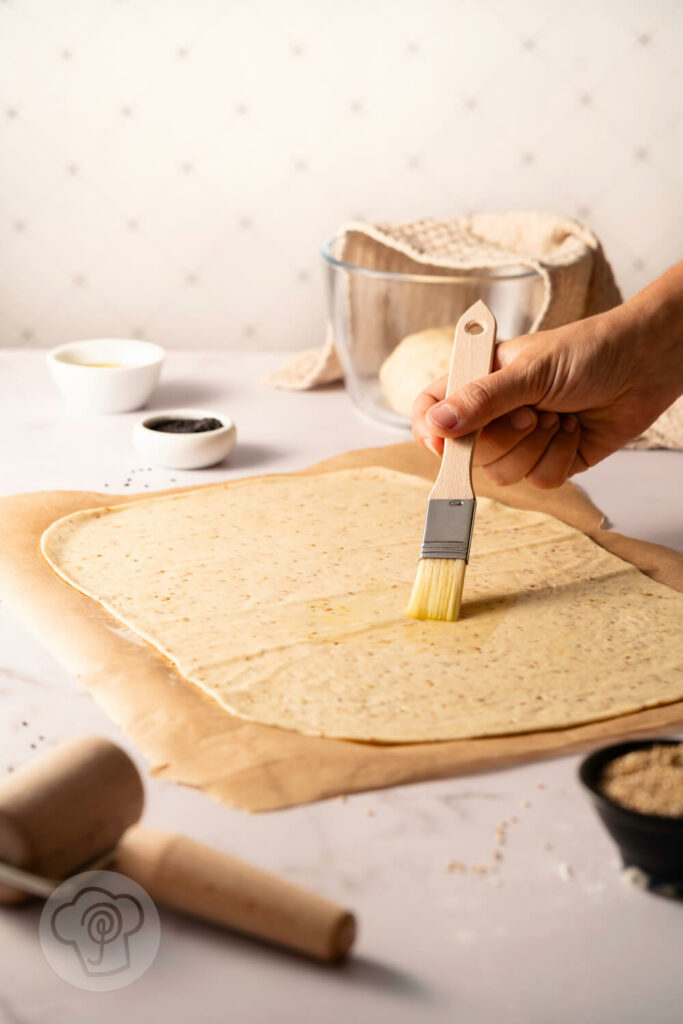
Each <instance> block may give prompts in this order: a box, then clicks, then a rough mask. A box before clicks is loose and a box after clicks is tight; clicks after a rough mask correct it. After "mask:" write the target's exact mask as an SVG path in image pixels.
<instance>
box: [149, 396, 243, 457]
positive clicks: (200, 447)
mask: <svg viewBox="0 0 683 1024" xmlns="http://www.w3.org/2000/svg"><path fill="white" fill-rule="evenodd" d="M207 417H211V418H212V419H217V420H218V421H219V422H220V423H222V424H223V425H222V426H221V427H216V429H215V430H203V431H201V432H200V433H197V434H171V433H166V432H165V431H163V430H153V429H151V428H152V426H153V424H155V423H160V422H162V421H163V420H202V419H205V418H207ZM236 441H237V428H236V427H235V424H234V423H233V421H232V420H231V419H230V417H229V416H224V415H223V413H220V412H210V411H208V410H207V409H167V410H165V411H164V412H155V413H151V414H150V415H149V416H145V418H144V419H142V420H139V421H138V422H137V423H136V424H135V426H134V427H133V444H134V445H135V448H136V450H137V452H138V454H139V455H141V456H142V457H143V459H145V460H146V461H147V462H151V463H152V465H154V466H163V467H164V468H165V469H201V468H202V467H204V466H214V465H215V464H216V463H217V462H222V461H223V459H224V458H225V457H226V455H228V454H229V453H230V452H231V451H232V449H233V448H234V447H235V443H236Z"/></svg>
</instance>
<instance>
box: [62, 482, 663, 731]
mask: <svg viewBox="0 0 683 1024" xmlns="http://www.w3.org/2000/svg"><path fill="white" fill-rule="evenodd" d="M429 489H430V485H429V484H428V483H427V482H426V481H425V480H423V479H422V478H420V477H414V476H410V475H407V474H404V473H397V472H394V471H391V470H387V469H381V468H366V469H348V470H341V471H338V472H331V473H324V474H318V475H291V476H279V477H270V478H262V479H253V480H242V481H237V482H232V483H228V484H226V485H225V486H220V487H210V488H197V489H195V490H192V491H187V492H184V493H180V494H177V495H171V496H166V497H160V498H149V499H145V500H141V501H136V502H131V503H129V504H122V505H119V506H114V507H111V508H102V509H94V510H88V511H84V512H77V513H75V514H73V515H70V516H66V517H65V518H63V519H60V520H58V521H57V522H55V523H54V524H53V525H52V526H50V528H49V529H48V530H47V531H46V532H45V533H44V535H43V538H42V550H43V553H44V555H45V557H46V558H47V560H48V561H49V562H50V564H51V565H52V566H53V568H54V569H55V570H56V571H57V572H58V573H59V574H60V575H61V576H62V577H63V578H64V579H65V580H66V581H67V582H68V583H70V584H71V585H72V586H74V587H76V588H77V589H79V590H80V591H82V592H83V593H85V594H87V595H89V596H90V597H92V598H93V599H94V600H96V601H98V602H100V604H101V605H103V606H104V607H105V608H106V609H107V610H108V611H109V612H111V614H112V615H114V616H115V617H116V618H117V619H118V620H120V621H121V622H123V623H125V625H126V626H128V627H129V628H130V629H132V630H133V631H134V632H135V633H137V634H138V635H139V636H141V637H142V638H144V640H146V641H147V642H148V643H150V644H152V645H153V646H154V647H156V648H157V649H158V650H159V651H160V652H161V653H162V654H163V655H165V656H166V657H167V658H168V659H170V660H171V661H172V662H173V664H174V665H175V666H176V668H177V670H178V672H179V673H180V674H181V675H182V676H184V677H185V678H186V679H187V680H189V681H190V682H191V683H194V684H196V685H197V686H200V687H201V688H202V689H203V690H205V691H206V692H207V693H208V694H210V695H211V696H212V697H213V698H215V700H217V701H218V702H219V703H220V704H221V705H222V706H223V707H224V708H225V709H226V710H227V711H229V712H231V713H233V714H235V715H239V716H242V717H244V718H249V719H252V720H255V721H258V722H264V723H268V724H270V725H276V726H281V727H283V728H287V729H294V730H298V731H300V732H302V733H307V734H311V735H320V736H330V737H339V738H347V739H355V740H372V741H378V742H384V743H392V742H418V741H425V740H445V739H457V738H463V737H471V736H491V735H501V734H505V733H517V732H528V731H534V730H542V729H549V728H562V727H566V726H570V725H578V724H579V723H584V722H589V721H593V720H597V719H602V718H611V717H614V716H617V715H622V714H626V713H628V712H632V711H636V710H638V709H641V708H645V707H651V706H653V705H657V704H664V703H669V702H673V701H676V700H679V699H681V697H683V671H682V669H681V665H682V664H683V647H682V641H681V628H680V627H681V621H682V617H683V595H681V594H679V593H677V592H676V591H674V590H671V589H669V588H668V587H665V586H662V585H660V584H658V583H655V582H654V581H653V580H651V579H649V578H648V577H646V576H644V575H643V574H642V573H640V572H639V571H638V570H637V569H636V568H635V567H634V566H632V565H630V564H629V563H628V562H624V561H622V560H621V559H619V558H617V557H616V556H615V555H613V554H610V553H609V552H607V551H605V550H604V549H603V548H601V547H600V546H599V545H597V544H596V543H594V542H593V541H592V540H590V539H589V538H588V537H586V536H584V535H583V534H582V533H580V532H579V531H577V530H575V529H573V528H572V527H570V526H567V525H566V524H564V523H562V522H560V521H559V520H557V519H555V518H553V517H551V516H547V515H544V514H542V513H540V512H528V511H520V510H518V509H513V508H509V507H508V506H506V505H501V504H499V503H497V502H494V501H492V500H490V499H486V498H484V499H481V500H480V501H479V503H478V507H477V515H476V521H475V530H474V538H473V543H472V551H471V558H470V563H469V566H468V570H467V575H466V579H465V591H464V598H463V607H462V617H461V619H460V620H459V621H458V622H455V623H446V622H421V621H416V620H414V619H408V618H406V617H405V615H404V614H403V613H404V608H405V605H406V602H407V600H408V596H409V593H410V588H411V585H412V582H413V578H414V575H415V570H416V565H417V556H418V552H419V543H420V536H421V531H422V523H423V521H424V515H425V508H426V501H427V495H428V493H429Z"/></svg>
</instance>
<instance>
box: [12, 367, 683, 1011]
mask: <svg viewBox="0 0 683 1024" xmlns="http://www.w3.org/2000/svg"><path fill="white" fill-rule="evenodd" d="M281 359H282V355H281V354H277V355H276V354H258V353H236V352H226V353H218V352H211V353H192V354H189V353H171V354H170V356H169V358H168V363H167V365H166V367H165V370H164V376H163V380H162V384H161V385H160V387H159V390H158V392H157V394H156V395H155V398H154V401H153V403H152V404H153V406H154V407H155V408H166V407H170V406H174V405H176V406H177V405H195V406H202V405H206V406H207V407H208V408H211V409H223V410H225V411H226V412H229V413H230V414H231V415H232V416H233V417H234V419H235V420H236V422H237V425H238V430H239V443H238V448H237V449H236V450H235V452H234V454H233V456H232V457H231V459H230V461H229V462H228V463H227V464H226V465H224V466H219V467H217V468H213V469H210V470H204V471H195V472H179V471H166V470H152V471H148V470H147V469H146V468H145V467H142V466H140V464H139V463H138V460H137V457H136V455H135V453H134V452H133V450H132V448H131V445H130V430H131V424H132V423H133V422H134V421H135V419H136V418H137V415H136V414H128V415H123V416H110V417H90V418H87V419H83V418H80V417H75V416H70V415H68V414H67V413H66V411H65V410H64V408H63V407H62V405H61V403H60V400H59V398H58V397H57V395H56V394H55V393H54V391H53V388H52V385H51V382H50V381H49V379H48V376H47V372H46V370H45V368H44V364H43V356H42V353H39V352H35V351H19V350H0V410H1V411H2V417H1V419H0V493H3V494H9V493H14V492H18V491H23V490H44V489H56V488H63V489H72V488H77V489H81V490H82V489H92V490H106V489H110V490H111V491H112V493H116V492H119V491H122V490H123V489H124V484H125V482H126V481H127V480H129V479H130V480H131V483H130V484H129V486H128V488H127V489H129V490H131V491H138V490H139V491H141V492H142V493H148V492H151V491H153V490H155V489H158V488H162V487H168V486H172V484H173V483H177V484H178V485H180V484H184V483H187V482H192V483H201V482H204V481H209V480H221V479H226V478H229V477H233V476H239V475H244V474H250V473H255V472H259V473H260V472H263V471H266V470H267V471H286V470H291V469H294V468H297V467H300V466H303V465H306V464H308V463H311V462H313V461H316V460H318V459H321V458H324V457H327V456H330V455H333V454H336V453H338V452H342V451H344V450H347V449H350V448H355V447H363V446H370V445H382V444H390V443H394V442H395V441H397V440H401V434H400V433H399V432H396V431H391V430H387V429H384V428H383V427H381V426H379V425H376V424H373V423H371V422H370V421H368V420H366V419H364V418H362V417H360V416H359V415H358V414H356V413H355V412H354V410H353V409H352V407H351V405H350V402H349V400H348V398H347V396H346V394H345V393H344V391H343V390H342V389H341V388H331V389H326V390H323V391H320V392H314V393H308V394H288V393H284V392H275V391H270V390H267V389H265V388H263V387H262V386H260V384H259V378H260V375H261V374H262V373H263V372H264V371H265V370H267V369H269V368H271V367H273V366H275V365H277V363H278V362H279V361H280V360H281ZM682 458H683V457H682V456H681V455H678V454H674V453H669V452H622V453H619V454H618V455H616V456H614V457H613V458H612V459H610V460H608V461H607V462H606V463H603V464H602V465H601V466H598V467H595V468H594V469H593V470H591V471H590V472H589V473H587V474H585V475H583V476H582V477H581V479H580V483H581V486H583V487H585V489H586V491H587V492H588V493H589V495H590V496H591V498H592V499H593V500H594V501H595V502H596V504H598V505H599V506H600V507H601V508H602V509H603V511H604V512H605V513H606V515H607V516H608V518H609V521H610V523H611V524H612V525H613V527H614V528H615V529H619V530H621V531H622V532H625V533H630V534H632V535H634V536H639V537H643V538H646V539H649V540H655V541H658V542H661V543H665V544H669V545H672V546H678V547H681V546H683V524H681V517H680V509H681V507H683V473H681V461H682ZM132 469H136V470H137V472H135V473H133V474H131V470H132ZM0 652H1V653H0V701H1V703H0V708H1V714H0V728H1V730H2V733H1V741H2V745H1V747H0V770H2V771H4V770H5V768H6V767H7V766H10V765H12V766H14V767H17V766H19V765H20V764H22V763H23V762H24V761H25V760H27V759H28V758H29V757H30V756H31V755H32V754H33V753H34V749H41V748H43V747H46V746H48V745H50V744H54V743H56V742H58V741H59V740H62V739H65V738H66V737H68V736H71V735H74V734H77V733H84V732H88V733H98V734H101V735H105V736H109V737H111V738H112V739H114V740H116V741H117V742H119V743H121V744H122V745H123V746H124V747H126V748H127V749H128V750H129V751H130V752H131V753H132V755H133V756H134V757H135V758H136V760H137V762H138V764H139V765H140V766H141V768H142V769H143V770H144V761H143V760H142V759H141V758H140V756H139V754H138V753H137V752H136V751H135V750H133V749H132V748H131V745H130V743H129V742H128V741H127V739H126V737H125V736H123V735H122V734H121V733H120V732H119V731H118V730H117V729H116V728H115V727H114V726H113V725H112V724H111V723H110V722H109V720H108V719H107V718H106V716H105V715H104V713H103V711H101V710H100V708H99V707H98V706H97V704H95V702H94V701H93V700H92V699H91V697H90V696H88V695H87V694H85V693H84V692H83V691H82V690H81V688H80V686H79V685H78V683H77V682H76V681H75V680H74V679H73V678H71V677H69V675H68V674H67V673H66V672H65V671H64V670H63V669H62V668H61V667H60V666H59V665H58V664H56V662H55V661H54V660H53V659H52V658H51V657H50V656H49V655H48V654H47V653H46V652H45V651H44V650H43V649H42V648H41V646H40V644H39V643H38V642H37V641H36V640H35V639H34V638H33V637H31V636H30V635H29V634H28V633H26V632H25V631H24V630H23V629H22V628H20V627H19V626H18V624H17V623H16V621H14V620H13V619H12V617H11V615H10V614H9V612H8V610H7V609H5V608H0ZM576 766H577V758H575V757H564V758H557V759H555V760H550V761H545V762H541V763H536V764H531V765H528V766H522V767H518V768H514V769H508V770H506V771H500V772H489V773H486V774H480V775H474V776H470V777H467V778H460V779H452V780H446V781H441V782H430V783H425V784H419V785H412V786H402V787H398V788H395V789H391V790H385V791H381V792H375V793H367V794H361V795H359V796H355V797H350V798H349V799H348V800H347V801H346V802H345V803H342V802H340V801H339V800H331V801H327V802H323V803H319V804H315V805H312V806H308V807H302V808H299V809H296V810H288V811H283V812H278V813H273V814H266V815H255V816H249V815H246V814H244V813H242V812H239V811H235V810H230V809H229V808H226V807H222V806H220V805H219V804H217V803H214V802H213V801H211V800H210V799H209V798H208V797H206V796H204V795H203V794H201V793H197V792H194V791H192V790H190V789H186V788H183V787H180V786H175V785H171V784H166V783H161V782H158V781H152V780H148V782H147V795H148V802H147V809H146V818H145V820H146V822H147V823H148V824H152V825H157V826H159V827H166V828H169V829H171V830H182V831H185V832H186V833H188V834H190V835H192V836H193V837H195V838H197V839H200V840H203V841H206V842H210V843H213V844H215V845H217V846H220V847H223V848H225V849H227V850H230V851H231V852H233V853H234V854H236V855H237V856H241V857H244V858H245V859H248V860H250V861H252V862H254V863H257V864H259V865H261V866H263V867H265V868H268V869H271V870H273V871H276V872H279V873H280V874H281V875H283V876H285V877H287V878H289V879H291V880H292V881H295V882H299V883H302V884H304V885H307V886H309V887H311V888H317V889H319V890H320V891H321V892H324V893H325V894H327V895H329V896H330V897H332V898H334V899H338V900H339V901H341V902H344V903H347V904H348V905H350V906H351V907H352V908H354V909H355V910H356V912H357V914H358V916H359V919H360V937H359V941H358V943H357V946H356V953H355V956H354V957H353V959H352V960H351V962H350V963H348V964H347V965H345V966H343V967H337V968H332V969H330V968H323V967H318V966H316V965H313V964H310V963H308V962H306V961H304V960H301V959H299V958H296V957H293V956H289V955H287V954H283V953H279V952H277V951H275V950H271V949H267V948H265V947H262V946H260V945H257V944H255V943H252V942H249V941H247V940H244V939H241V938H240V937H238V936H233V935H228V934H225V933H223V932H221V931H219V930H217V929H213V928H209V927H206V926H204V925H203V924H201V923H198V922H193V921H189V920H185V919H182V918H181V917H179V916H176V915H173V914H171V913H168V912H166V911H164V910H162V912H161V914H162V940H161V947H160V951H159V954H158V957H157V959H156V961H155V962H154V964H153V965H152V967H151V968H150V969H149V970H148V972H147V973H146V974H145V975H144V976H143V977H142V978H141V979H140V980H139V981H137V982H135V983H134V984H132V985H130V986H129V987H127V988H123V989H121V990H119V991H117V992H112V993H91V992H83V991H80V990H79V989H76V988H74V987H72V986H70V985H69V984H67V983H66V982H64V981H62V980H61V979H59V978H58V977H57V976H55V975H54V974H53V973H52V971H51V969H50V967H49V966H48V965H47V963H46V962H45V960H44V959H43V956H42V953H41V949H40V946H39V943H38V937H37V923H38V917H39V911H40V907H39V906H37V905H36V906H29V907H23V908H16V909H11V910H8V909H4V910H2V911H1V912H0V949H1V950H2V956H1V957H0V1024H48V1022H49V1024H81V1022H82V1024H92V1021H94V1020H97V1021H98V1022H100V1024H109V1022H111V1024H114V1022H120V1021H122V1020H126V1021H127V1022H128V1024H137V1022H143V1021H144V1022H148V1021H150V1020H152V1021H155V1022H156V1021H164V1024H175V1022H178V1024H180V1022H182V1024H186V1022H187V1021H190V1020H199V1021H202V1022H213V1021H226V1022H228V1024H242V1022H246V1021H249V1022H250V1024H271V1022H292V1024H295V1022H296V1024H300V1022H301V1021H316V1022H317V1021H326V1022H330V1024H337V1022H342V1021H349V1020H357V1021H360V1022H362V1024H366V1022H370V1021H372V1024H382V1022H385V1021H386V1022H391V1024H401V1022H403V1021H420V1022H423V1021H424V1022H453V1021H456V1020H457V1021H458V1024H489V1022H493V1021H500V1022H504V1024H513V1022H519V1024H565V1022H566V1024H569V1022H577V1021H581V1022H582V1024H588V1022H600V1024H612V1022H614V1024H616V1022H619V1024H643V1022H644V1021H648V1022H651V1024H664V1022H666V1024H669V1022H671V1024H673V1022H674V1021H680V1020H681V1017H682V1015H683V971H682V970H681V950H682V949H683V907H682V906H681V904H680V903H679V904H677V903H675V902H672V901H670V900H667V899H663V898H657V897H654V896H650V895H647V894H643V893H640V892H638V891H635V890H634V889H632V888H630V887H627V886H625V885H624V884H623V883H622V881H621V880H620V875H619V860H618V857H617V854H616V851H615V849H614V848H613V847H612V845H611V844H610V842H609V840H608V839H607V837H606V835H605V833H604V832H603V831H602V829H601V827H600V826H599V824H598V821H597V819H596V818H595V816H594V813H593V810H592V808H591V807H590V806H589V804H588V802H587V800H586V799H585V797H584V794H583V793H582V792H581V790H580V789H579V786H578V784H577V782H576ZM527 803H528V806H527V805H526V804H527ZM510 815H514V816H515V817H516V818H517V821H516V822H515V823H513V824H511V825H510V826H509V830H508V832H509V838H508V842H507V845H506V847H505V848H504V858H503V861H502V863H501V867H500V884H499V885H497V886H494V885H492V884H491V881H490V879H489V878H488V877H487V876H486V875H483V876H478V875H475V874H472V873H467V874H461V873H452V872H448V871H447V870H446V868H445V864H446V861H447V860H448V859H449V858H453V859H455V860H461V861H465V862H467V863H481V862H486V861H488V860H489V859H490V853H491V850H492V848H493V836H494V829H495V827H496V825H497V823H498V822H499V820H500V819H502V818H504V817H508V816H510ZM548 847H550V848H548Z"/></svg>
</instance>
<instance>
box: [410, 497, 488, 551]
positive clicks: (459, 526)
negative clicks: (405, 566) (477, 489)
mask: <svg viewBox="0 0 683 1024" xmlns="http://www.w3.org/2000/svg"><path fill="white" fill-rule="evenodd" d="M476 504H477V502H476V500H475V499H474V498H471V499H469V500H461V499H457V500H456V499H454V500H451V499H449V498H432V499H431V500H430V501H428V502H427V518H426V519H425V528H424V533H423V535H422V549H421V551H420V558H461V559H463V560H464V561H465V562H467V561H468V559H469V557H470V544H471V542H472V526H473V525H474V510H475V507H476Z"/></svg>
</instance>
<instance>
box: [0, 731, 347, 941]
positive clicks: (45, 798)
mask: <svg viewBox="0 0 683 1024" xmlns="http://www.w3.org/2000/svg"><path fill="white" fill-rule="evenodd" d="M143 804H144V789H143V785H142V780H141V779H140V775H139V773H138V771H137V768H136V767H135V765H134V764H133V762H132V761H131V759H130V758H129V757H128V755H127V754H126V753H125V752H124V751H123V750H122V749H121V748H120V747H118V746H116V744H114V743H111V742H109V740H105V739H101V738H98V737H90V736H86V737H80V738H78V739H75V740H71V741H69V742H67V743H63V744H61V745H60V746H58V747H56V748H55V749H53V750H50V751H48V752H46V753H45V754H42V755H40V756H39V757H36V758H35V759H34V760H33V761H31V762H29V764H27V765H26V766H25V767H23V768H21V769H20V770H19V771H17V772H13V773H11V774H8V775H7V776H6V777H5V779H4V780H2V781H0V903H17V902H20V901H22V900H25V899H27V898H28V896H29V895H38V896H42V897H44V898H47V897H48V896H49V895H50V893H51V892H52V890H53V889H54V888H55V887H56V886H57V885H58V884H59V883H60V882H61V881H63V880H64V879H65V878H66V877H68V876H69V875H72V874H74V873H76V872H78V871H81V870H93V869H95V868H104V867H106V868H107V869H109V870H112V871H118V872H120V873H121V874H123V875H127V876H128V877H129V878H132V879H133V880H134V881H135V882H137V883H138V884H139V885H141V886H142V887H143V889H145V890H146V891H147V892H148V893H149V895H150V896H151V898H152V899H153V900H154V901H155V902H156V903H159V904H165V905H166V906H169V907H173V908H174V909H175V910H180V911H183V912H184V913H187V914H191V915H194V916H195V917H199V918H203V919H204V920H206V921H211V922H212V923H214V924H218V925H223V926H224V927H226V928H230V929H233V930H234V931H238V932H243V933H244V934H246V935H250V936H252V937H254V938H258V939H264V940H266V941H267V942H270V943H275V944H277V945H280V946H285V947H287V948H288V949H293V950H296V951H297V952H299V953H304V954H306V955H307V956H311V957H314V958H315V959H317V960H324V961H335V960H341V959H343V958H344V957H345V956H346V955H347V954H348V952H349V950H350V949H351V946H352V944H353V941H354V938H355V933H356V923H355V919H354V916H353V914H351V913H350V912H349V911H348V910H345V909H344V908H343V907H340V906H338V905H337V904H335V903H332V902H330V901H329V900H327V899H324V898H323V897H322V896H318V895H316V894H315V893H311V892H308V891H306V890H305V889H301V888H299V887H298V886H295V885H292V884H291V883H290V882H286V881H284V880H283V879H281V878H277V877H276V876H274V875H271V874H270V873H268V872H266V871H262V870H260V869H259V868H255V867H252V865H250V864H246V863H244V862H243V861H240V860H237V859H236V858H234V857H231V856H230V855H229V854H227V853H223V852H222V851H220V850H215V849H212V848H211V847H209V846H205V845H204V844H202V843H198V842H195V841H194V840H193V839H189V838H187V837H186V836H182V835H173V834H170V833H167V832H161V831H159V830H157V829H150V828H144V827H143V826H141V825H138V824H137V822H138V821H139V820H140V817H141V815H142V808H143Z"/></svg>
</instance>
